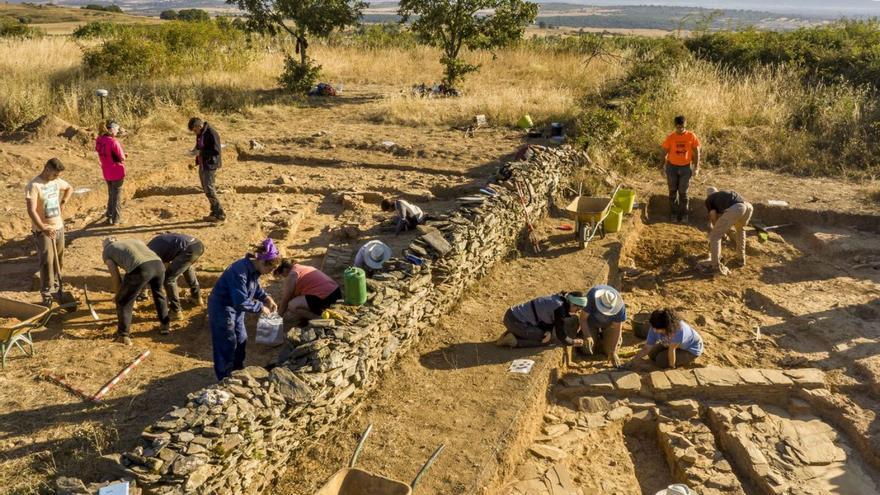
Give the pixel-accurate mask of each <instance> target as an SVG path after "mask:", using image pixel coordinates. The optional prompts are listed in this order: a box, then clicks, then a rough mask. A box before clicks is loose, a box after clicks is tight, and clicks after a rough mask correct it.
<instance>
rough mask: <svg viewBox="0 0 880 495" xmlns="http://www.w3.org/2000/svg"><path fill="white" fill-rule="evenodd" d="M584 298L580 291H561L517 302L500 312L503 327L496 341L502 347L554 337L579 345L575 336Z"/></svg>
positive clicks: (538, 343) (545, 341)
mask: <svg viewBox="0 0 880 495" xmlns="http://www.w3.org/2000/svg"><path fill="white" fill-rule="evenodd" d="M586 304H587V299H586V297H584V294H583V292H562V293H560V294H553V295H551V296H543V297H538V298H536V299H533V300H531V301H529V302H526V303H522V304H518V305H516V306H513V307H512V308H510V309H508V310H507V312H506V313H504V327H505V328H506V329H507V331H506V332H505V333H504V335H502V336H501V338H499V339H498V341H497V342H496V343H497V344H498V345H500V346H504V347H538V346H544V345H550V344H552V343H553V341H554V338H555V340H556V341H557V342H558V343H561V344H563V345H583V340H581V339H578V338H577V334H578V320H577V318H574V317H573V315H576V314H577V313H578V312H579V311H582V310H583V309H584V306H585V305H586Z"/></svg>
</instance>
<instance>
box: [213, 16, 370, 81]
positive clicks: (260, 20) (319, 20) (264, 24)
mask: <svg viewBox="0 0 880 495" xmlns="http://www.w3.org/2000/svg"><path fill="white" fill-rule="evenodd" d="M227 3H229V4H232V5H237V6H238V8H240V9H241V10H243V11H245V12H247V15H246V18H247V26H248V29H250V30H252V31H257V32H262V33H267V34H270V35H272V36H276V35H278V34H279V33H281V32H286V33H288V34H290V35H291V36H292V37H293V38H294V39H295V40H296V52H297V53H299V55H300V62H299V63H300V64H302V65H303V66H308V65H310V64H309V58H308V54H307V49H308V47H309V42H308V40H309V38H311V37H315V36H317V37H322V38H323V37H326V36H328V35H330V33H332V32H333V31H334V30H336V29H343V28H346V27H348V26H353V25H354V24H355V23H357V21H358V20H359V19H360V17H361V11H363V9H364V8H365V7H366V6H367V4H366V2H364V1H363V0H227Z"/></svg>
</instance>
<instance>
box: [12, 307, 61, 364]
mask: <svg viewBox="0 0 880 495" xmlns="http://www.w3.org/2000/svg"><path fill="white" fill-rule="evenodd" d="M74 306H76V302H75V301H74V302H68V303H66V304H62V305H61V306H57V307H55V308H52V309H51V310H50V309H49V308H47V307H45V306H39V305H36V304H30V303H26V302H21V301H15V300H13V299H7V298H5V297H0V369H2V368H5V367H6V358H7V356H9V353H10V352H11V351H12V349H15V348H18V349H19V350H20V351H22V352H23V353H24V354H25V355H27V356H33V355H34V338H33V335H32V332H33V331H36V330H43V329H45V328H46V325H48V324H49V320H50V319H51V318H52V316H54V315H55V313H57V312H58V311H67V310H69V309H70V308H72V307H74Z"/></svg>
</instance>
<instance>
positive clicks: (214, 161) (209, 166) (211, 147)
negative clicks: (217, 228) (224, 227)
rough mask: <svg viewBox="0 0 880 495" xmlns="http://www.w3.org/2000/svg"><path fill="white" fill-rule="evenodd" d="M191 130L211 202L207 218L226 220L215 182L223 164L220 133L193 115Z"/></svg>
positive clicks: (202, 178) (197, 159) (214, 220)
mask: <svg viewBox="0 0 880 495" xmlns="http://www.w3.org/2000/svg"><path fill="white" fill-rule="evenodd" d="M188 127H189V130H190V132H192V133H193V134H195V135H196V147H195V149H194V151H195V152H196V166H197V167H198V168H199V180H200V181H201V183H202V189H203V190H204V191H205V196H207V197H208V202H209V203H211V214H210V215H208V217H207V219H208V220H210V221H212V222H222V221H223V220H226V213H225V212H224V211H223V207H222V206H221V205H220V199H218V198H217V186H216V185H215V184H214V182H215V180H216V178H217V169H219V168H220V166H221V165H222V164H223V161H222V158H221V152H222V147H221V145H220V135H219V134H217V131H215V130H214V128H213V127H211V126H210V125H208V123H207V122H203V121H202V119H200V118H197V117H193V118H191V119H189V124H188Z"/></svg>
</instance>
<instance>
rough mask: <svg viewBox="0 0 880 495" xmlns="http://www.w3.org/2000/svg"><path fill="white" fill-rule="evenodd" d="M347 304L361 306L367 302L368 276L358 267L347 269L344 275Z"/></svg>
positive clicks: (344, 291) (343, 281)
mask: <svg viewBox="0 0 880 495" xmlns="http://www.w3.org/2000/svg"><path fill="white" fill-rule="evenodd" d="M342 287H343V296H344V298H345V304H348V305H351V306H360V305H362V304H363V303H365V302H367V274H366V273H365V272H364V271H363V270H362V269H360V268H358V267H356V266H350V267H348V268H346V269H345V273H344V274H343V275H342Z"/></svg>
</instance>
